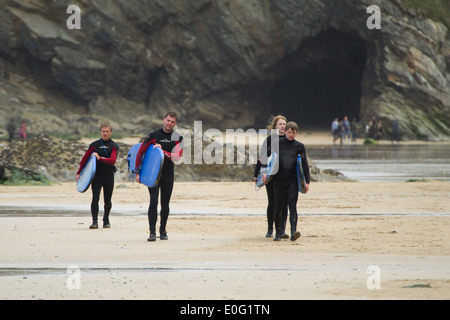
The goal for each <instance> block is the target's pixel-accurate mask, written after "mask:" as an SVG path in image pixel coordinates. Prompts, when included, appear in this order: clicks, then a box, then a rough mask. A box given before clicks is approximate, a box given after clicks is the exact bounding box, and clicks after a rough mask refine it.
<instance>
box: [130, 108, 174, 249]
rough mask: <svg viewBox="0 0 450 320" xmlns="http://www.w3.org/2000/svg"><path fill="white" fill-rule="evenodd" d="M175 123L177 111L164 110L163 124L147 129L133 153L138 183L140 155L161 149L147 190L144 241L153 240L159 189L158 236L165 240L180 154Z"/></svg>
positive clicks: (154, 238) (141, 156)
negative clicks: (156, 172)
mask: <svg viewBox="0 0 450 320" xmlns="http://www.w3.org/2000/svg"><path fill="white" fill-rule="evenodd" d="M176 124H177V114H176V113H175V112H168V113H167V114H166V116H165V117H164V119H163V127H162V128H160V129H158V130H156V131H153V132H151V133H150V134H149V135H148V136H147V137H146V138H145V140H144V142H143V143H142V145H141V147H140V148H139V150H138V152H137V156H136V169H135V170H134V172H135V174H136V181H137V182H139V183H140V177H139V172H140V168H141V164H142V158H143V156H144V155H145V152H146V151H147V149H148V148H161V149H162V150H163V152H164V164H163V167H162V169H161V170H162V173H161V178H160V179H159V182H158V185H157V186H155V187H153V188H148V191H149V193H150V205H149V208H148V222H149V225H150V237H149V238H148V239H147V241H155V240H156V222H157V220H158V212H157V211H158V197H159V191H160V190H161V223H160V227H159V234H160V235H159V238H160V239H161V240H168V239H169V237H168V236H167V231H166V225H167V220H168V218H169V211H170V208H169V202H170V198H171V196H172V190H173V183H174V161H178V160H179V159H180V158H181V156H182V155H183V137H182V136H181V135H180V134H178V133H177V132H176V131H174V127H175V125H176Z"/></svg>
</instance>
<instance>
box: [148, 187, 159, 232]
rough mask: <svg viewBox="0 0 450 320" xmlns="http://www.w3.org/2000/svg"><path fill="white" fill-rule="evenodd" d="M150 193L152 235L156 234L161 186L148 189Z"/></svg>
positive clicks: (149, 208) (149, 217) (149, 219)
mask: <svg viewBox="0 0 450 320" xmlns="http://www.w3.org/2000/svg"><path fill="white" fill-rule="evenodd" d="M148 192H149V193H150V205H149V207H148V223H149V225H150V234H155V233H156V221H157V220H158V198H159V184H158V185H157V186H156V187H153V188H148Z"/></svg>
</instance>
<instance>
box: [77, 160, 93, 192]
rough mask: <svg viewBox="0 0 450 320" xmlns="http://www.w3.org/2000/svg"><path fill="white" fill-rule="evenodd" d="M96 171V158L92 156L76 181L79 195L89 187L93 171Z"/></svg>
mask: <svg viewBox="0 0 450 320" xmlns="http://www.w3.org/2000/svg"><path fill="white" fill-rule="evenodd" d="M96 169H97V158H96V157H95V156H94V155H92V156H91V157H90V158H89V160H88V162H87V163H86V165H85V166H84V168H83V170H82V171H81V173H80V178H79V179H78V181H77V190H78V191H79V192H81V193H83V192H85V191H86V190H87V189H89V186H90V185H91V183H92V180H94V176H95V170H96Z"/></svg>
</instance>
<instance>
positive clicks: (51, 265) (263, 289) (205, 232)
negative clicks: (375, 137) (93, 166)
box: [0, 132, 450, 300]
mask: <svg viewBox="0 0 450 320" xmlns="http://www.w3.org/2000/svg"><path fill="white" fill-rule="evenodd" d="M299 140H301V141H302V142H304V143H305V144H306V146H308V144H313V143H317V144H331V143H332V142H331V137H330V136H329V134H328V133H323V132H322V133H320V134H313V133H309V134H308V132H306V133H304V134H303V135H302V134H300V136H299ZM130 141H131V143H133V141H132V139H131V140H130ZM359 142H360V141H359ZM389 143H390V142H389ZM449 194H450V184H449V183H446V182H437V181H429V182H413V183H412V182H399V183H394V182H390V183H361V182H318V183H312V184H311V190H310V192H309V193H308V194H307V195H299V203H298V209H299V214H300V215H299V230H300V231H301V233H302V237H301V238H300V239H298V240H297V241H295V242H293V241H290V240H283V241H281V242H274V241H272V239H271V238H265V237H264V236H265V233H266V228H267V226H266V217H265V210H266V205H267V200H266V193H265V190H264V189H263V190H260V191H258V192H257V191H255V189H254V186H253V184H252V183H251V182H239V183H228V182H227V183H217V182H195V183H188V182H176V183H175V188H174V193H173V197H172V201H171V216H170V217H169V222H168V228H167V231H168V234H169V240H168V241H161V240H159V239H157V241H156V242H152V243H150V242H147V241H146V239H147V237H148V220H147V216H146V212H147V207H148V201H149V195H148V190H147V189H146V188H145V187H144V186H142V185H138V184H132V183H118V184H116V189H115V191H114V197H113V209H112V213H111V224H112V228H111V229H103V228H101V227H100V229H98V230H89V229H88V227H89V225H90V222H91V218H90V211H89V204H90V199H91V193H90V191H89V192H86V193H84V194H80V193H78V192H76V190H75V184H74V183H63V184H55V185H52V186H48V187H21V186H17V187H6V186H0V206H1V207H0V210H1V213H0V299H219V300H222V299H245V300H260V299H270V300H285V299H449V298H450V204H449ZM101 201H102V200H101ZM100 207H102V206H100ZM14 211H16V212H14ZM17 211H20V212H21V215H22V216H17V213H18V212H17ZM8 213H10V214H8ZM11 213H14V214H13V215H11ZM101 214H102V209H101V212H100V215H101ZM375 280H379V282H376V281H375ZM378 284H379V287H377V285H378ZM78 285H79V286H78Z"/></svg>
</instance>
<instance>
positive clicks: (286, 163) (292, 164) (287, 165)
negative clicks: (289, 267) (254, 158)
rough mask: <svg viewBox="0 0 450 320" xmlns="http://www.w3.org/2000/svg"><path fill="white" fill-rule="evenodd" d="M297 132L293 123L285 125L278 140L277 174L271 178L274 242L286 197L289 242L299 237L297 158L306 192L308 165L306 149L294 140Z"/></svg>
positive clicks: (279, 238)
mask: <svg viewBox="0 0 450 320" xmlns="http://www.w3.org/2000/svg"><path fill="white" fill-rule="evenodd" d="M297 132H298V126H297V124H296V123H295V122H292V121H291V122H288V123H287V124H286V129H285V136H284V137H283V138H280V142H279V161H280V162H279V167H278V172H277V173H276V174H275V176H274V177H273V179H272V181H273V193H274V221H275V229H276V233H275V238H274V239H273V240H274V241H280V240H281V235H282V232H283V219H282V213H281V211H282V207H283V199H285V197H287V202H288V207H289V221H290V224H291V240H292V241H295V240H297V239H298V238H299V237H300V232H298V231H297V219H298V218H297V217H298V215H297V200H298V186H297V172H296V166H297V156H298V155H299V154H300V155H301V156H302V165H303V172H304V174H305V180H306V192H308V190H309V181H310V173H309V165H308V161H307V158H306V149H305V146H304V145H303V143H301V142H299V141H297V140H295V136H296V135H297Z"/></svg>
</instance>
